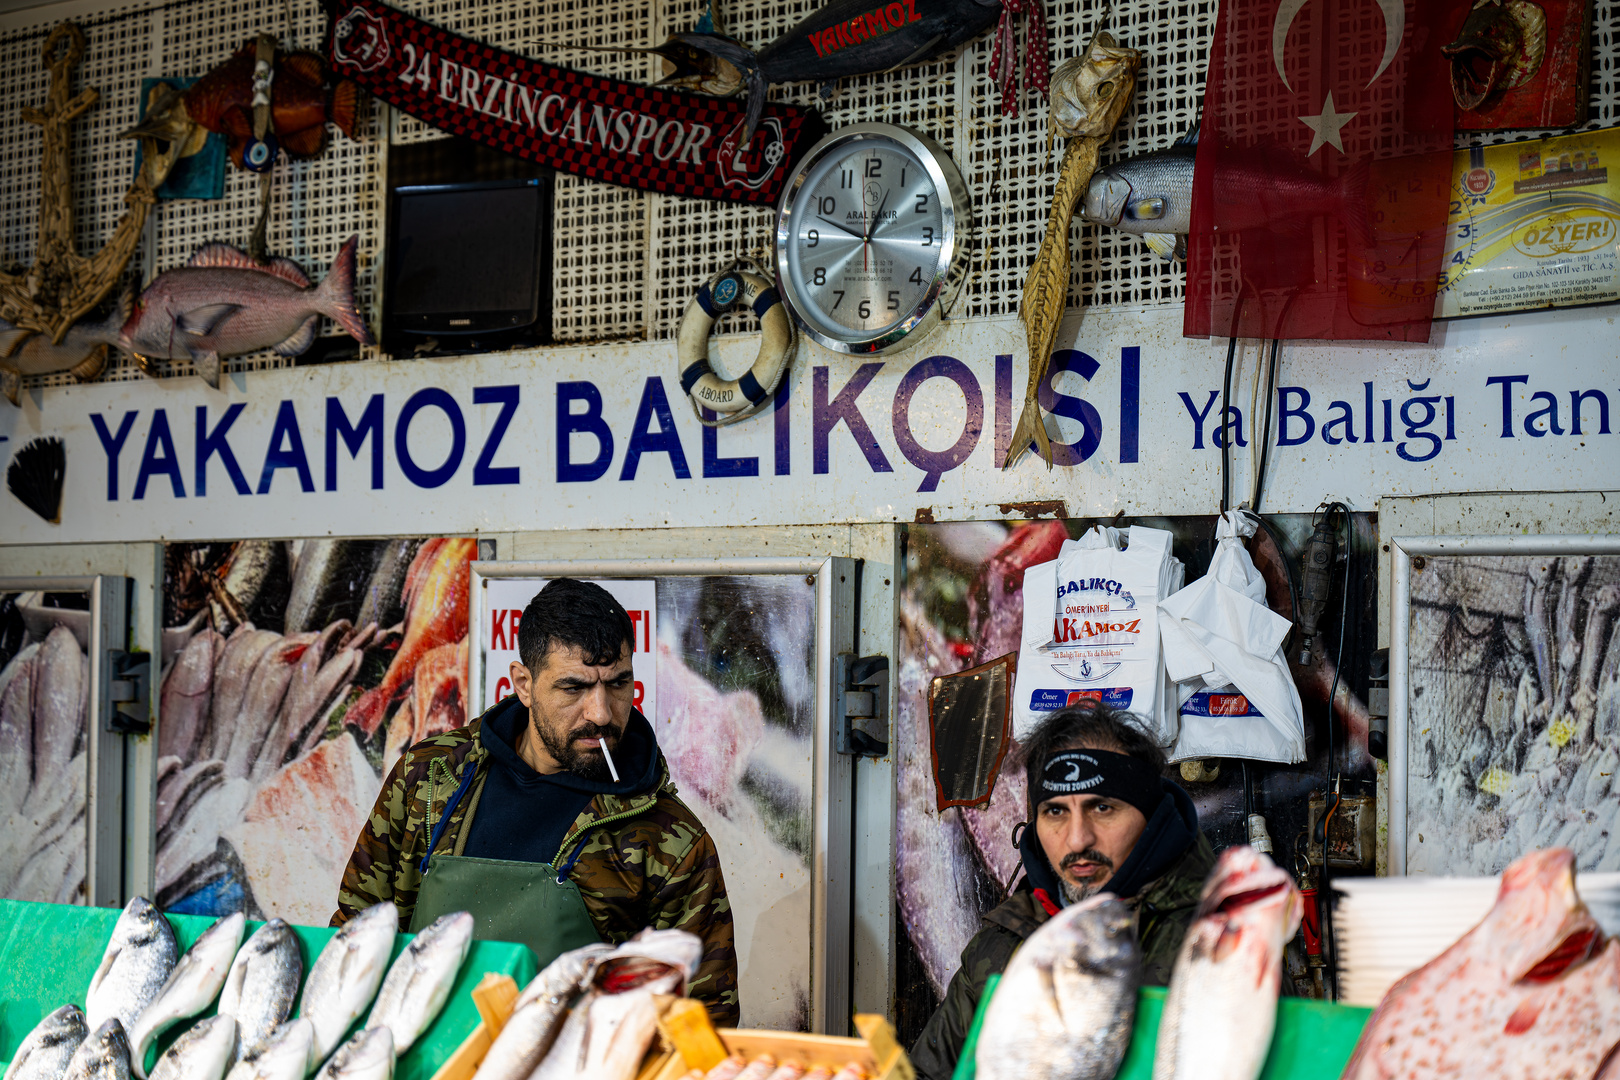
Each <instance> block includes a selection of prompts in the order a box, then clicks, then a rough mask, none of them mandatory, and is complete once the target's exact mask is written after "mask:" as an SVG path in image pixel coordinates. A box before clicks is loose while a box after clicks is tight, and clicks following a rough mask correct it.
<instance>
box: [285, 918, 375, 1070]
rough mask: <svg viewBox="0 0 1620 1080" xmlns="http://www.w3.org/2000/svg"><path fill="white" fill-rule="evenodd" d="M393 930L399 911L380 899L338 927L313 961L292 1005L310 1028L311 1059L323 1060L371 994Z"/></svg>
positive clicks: (353, 1020) (341, 1039)
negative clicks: (312, 1029)
mask: <svg viewBox="0 0 1620 1080" xmlns="http://www.w3.org/2000/svg"><path fill="white" fill-rule="evenodd" d="M398 932H399V909H398V908H397V907H395V906H394V905H393V903H392V902H390V901H387V900H384V901H383V902H382V903H380V904H373V905H372V906H371V907H368V908H366V910H364V911H362V912H361V913H360V914H358V915H356V916H355V917H354V918H352V919H350V920H349V921H348V922H346V923H344V924H343V927H342V929H340V930H339V931H338V932H337V933H336V934H334V935H332V940H331V941H328V942H327V943H326V947H325V948H324V949H322V950H321V955H320V956H318V957H316V958H315V963H314V964H313V965H311V967H310V969H309V978H308V979H306V980H304V996H303V999H302V1001H301V1002H300V1004H299V1006H298V1014H299V1015H300V1016H304V1017H308V1018H309V1020H310V1022H311V1023H313V1024H314V1025H315V1042H314V1048H313V1049H312V1050H311V1052H310V1056H311V1057H312V1058H313V1059H314V1060H315V1061H325V1060H326V1057H327V1055H328V1054H330V1053H331V1052H332V1051H333V1050H334V1049H335V1048H336V1047H337V1045H338V1044H339V1043H340V1042H342V1041H343V1035H344V1033H345V1032H347V1031H348V1030H349V1025H350V1024H352V1023H354V1022H355V1021H356V1020H358V1019H359V1018H360V1014H361V1013H363V1012H365V1011H366V1009H367V1007H369V1006H370V1005H371V1001H372V999H373V998H375V997H376V996H377V988H378V987H379V986H381V985H382V979H383V973H384V972H385V971H386V970H387V969H388V955H389V953H390V952H392V951H393V948H394V935H395V934H396V933H398ZM389 1052H390V1053H392V1052H393V1043H392V1042H390V1043H389Z"/></svg>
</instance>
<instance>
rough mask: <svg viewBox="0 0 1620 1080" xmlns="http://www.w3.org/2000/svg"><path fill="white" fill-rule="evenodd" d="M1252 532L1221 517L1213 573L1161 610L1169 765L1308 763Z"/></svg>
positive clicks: (1237, 520) (1283, 624)
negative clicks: (1172, 705)
mask: <svg viewBox="0 0 1620 1080" xmlns="http://www.w3.org/2000/svg"><path fill="white" fill-rule="evenodd" d="M1254 530H1255V524H1254V522H1253V521H1251V520H1250V519H1249V518H1247V517H1246V516H1244V515H1242V514H1240V513H1238V512H1237V511H1232V512H1230V513H1228V514H1226V515H1225V516H1224V517H1222V518H1221V521H1220V523H1219V524H1218V525H1217V526H1216V528H1215V539H1216V545H1215V557H1214V558H1213V559H1212V560H1211V561H1210V565H1209V573H1208V574H1205V575H1204V576H1203V577H1201V578H1199V579H1198V580H1197V581H1194V582H1193V583H1192V584H1191V585H1188V586H1187V587H1186V588H1185V589H1182V590H1181V591H1180V592H1177V593H1175V594H1174V595H1173V596H1171V597H1169V598H1168V599H1166V600H1165V601H1164V602H1162V603H1161V604H1160V605H1159V612H1160V615H1161V619H1160V622H1159V628H1160V633H1161V634H1162V636H1163V641H1164V657H1165V671H1166V673H1167V674H1168V675H1169V677H1170V678H1171V679H1173V680H1174V681H1175V682H1176V683H1177V693H1176V699H1177V702H1178V704H1179V707H1180V708H1179V711H1180V733H1179V735H1178V737H1177V739H1176V743H1175V746H1174V747H1173V748H1172V749H1171V752H1170V760H1172V761H1182V760H1185V759H1188V758H1202V757H1235V758H1251V759H1255V760H1259V761H1278V762H1298V761H1304V760H1305V727H1304V720H1303V711H1302V709H1301V707H1300V701H1299V691H1298V689H1296V688H1295V686H1294V679H1293V675H1292V674H1291V673H1290V672H1289V670H1288V661H1287V660H1286V659H1284V657H1283V654H1282V645H1283V642H1284V641H1285V640H1286V639H1287V637H1288V630H1289V627H1290V626H1291V625H1292V624H1291V623H1290V622H1289V621H1288V620H1287V619H1285V618H1283V617H1282V616H1281V615H1278V614H1277V613H1276V612H1274V611H1272V610H1271V609H1270V608H1269V607H1267V606H1266V584H1265V581H1264V580H1263V579H1262V578H1261V577H1260V572H1259V571H1258V570H1256V569H1255V567H1254V562H1253V560H1251V559H1250V558H1249V553H1248V551H1247V549H1245V548H1244V546H1243V540H1244V538H1245V537H1248V536H1252V535H1254Z"/></svg>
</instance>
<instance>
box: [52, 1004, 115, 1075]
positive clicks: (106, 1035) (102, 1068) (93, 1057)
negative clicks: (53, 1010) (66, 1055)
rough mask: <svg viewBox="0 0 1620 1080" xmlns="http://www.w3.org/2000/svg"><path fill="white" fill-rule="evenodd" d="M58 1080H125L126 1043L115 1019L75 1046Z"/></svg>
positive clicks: (102, 1025) (108, 1021)
mask: <svg viewBox="0 0 1620 1080" xmlns="http://www.w3.org/2000/svg"><path fill="white" fill-rule="evenodd" d="M62 1080H129V1039H128V1038H126V1037H125V1036H124V1025H123V1024H121V1023H119V1021H118V1018H117V1017H116V1016H115V1017H113V1018H112V1019H110V1020H107V1021H106V1022H104V1023H103V1024H101V1026H99V1027H97V1028H96V1030H95V1031H93V1032H91V1033H90V1037H89V1038H87V1039H85V1040H84V1042H82V1043H80V1044H79V1048H78V1049H77V1050H75V1051H74V1052H73V1057H72V1058H71V1059H69V1061H68V1066H67V1071H66V1072H64V1073H63V1074H62Z"/></svg>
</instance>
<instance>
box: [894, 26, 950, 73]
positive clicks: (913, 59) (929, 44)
mask: <svg viewBox="0 0 1620 1080" xmlns="http://www.w3.org/2000/svg"><path fill="white" fill-rule="evenodd" d="M944 40H945V35H944V34H943V33H940V34H935V35H934V36H933V37H931V38H929V39H928V40H927V41H925V42H923V44H922V47H921V48H919V49H917V51H916V52H914V53H912V54H911V55H910V56H908V57H906V58H905V59H904V60H902V61H900V62H899V63H898V64H895V65H894V66H893V67H891V68H889V69H888V70H890V71H899V70H900V69H901V68H903V67H907V66H909V65H911V64H915V63H917V62H918V61H919V60H921V59H923V58H924V57H925V56H927V55H928V54H929V52H931V51H932V50H933V49H934V47H935V46H937V45H938V44H939V43H940V42H941V41H944Z"/></svg>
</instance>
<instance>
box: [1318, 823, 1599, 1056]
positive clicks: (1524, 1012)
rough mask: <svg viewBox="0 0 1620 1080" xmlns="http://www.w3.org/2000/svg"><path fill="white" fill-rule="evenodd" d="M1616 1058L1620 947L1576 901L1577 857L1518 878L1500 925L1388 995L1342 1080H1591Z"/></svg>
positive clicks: (1509, 885) (1494, 913)
mask: <svg viewBox="0 0 1620 1080" xmlns="http://www.w3.org/2000/svg"><path fill="white" fill-rule="evenodd" d="M1617 1050H1620V941H1617V940H1614V939H1610V940H1609V941H1608V942H1607V943H1605V942H1604V940H1603V931H1602V929H1601V928H1600V927H1599V926H1598V923H1597V920H1596V919H1594V918H1593V917H1592V913H1591V912H1590V911H1588V910H1587V908H1586V905H1585V904H1584V903H1582V902H1581V898H1580V897H1579V896H1578V895H1577V894H1576V892H1575V856H1574V854H1573V853H1572V852H1571V851H1570V850H1569V849H1568V848H1551V849H1549V850H1546V851H1535V852H1531V853H1530V854H1529V855H1526V856H1524V857H1523V858H1521V859H1519V860H1518V861H1517V862H1515V863H1514V864H1513V865H1511V866H1509V867H1508V868H1507V870H1506V871H1504V872H1503V874H1502V886H1501V889H1500V891H1499V892H1498V893H1497V895H1496V906H1495V907H1493V908H1491V911H1490V914H1488V915H1486V916H1485V918H1484V920H1483V921H1482V922H1481V923H1480V924H1479V925H1478V926H1476V927H1474V928H1473V929H1472V930H1470V931H1469V932H1468V933H1466V934H1464V935H1463V936H1462V938H1460V939H1459V940H1458V941H1457V943H1456V944H1454V945H1452V946H1451V948H1449V949H1447V950H1446V951H1445V952H1443V953H1441V954H1440V955H1439V956H1437V957H1435V958H1434V959H1433V960H1431V961H1429V963H1427V964H1425V965H1424V966H1423V967H1421V968H1418V969H1417V970H1416V971H1414V972H1412V973H1411V974H1410V975H1408V976H1406V977H1405V978H1403V979H1401V981H1400V982H1398V983H1396V984H1395V985H1394V986H1393V987H1391V988H1390V991H1389V993H1388V994H1385V995H1384V1000H1383V1001H1381V1002H1380V1003H1379V1005H1378V1010H1377V1012H1375V1013H1373V1015H1372V1019H1370V1020H1368V1021H1367V1026H1366V1028H1365V1029H1364V1030H1363V1031H1362V1033H1361V1041H1360V1042H1359V1043H1357V1045H1356V1052H1355V1055H1354V1056H1353V1057H1352V1058H1351V1059H1350V1063H1349V1064H1348V1065H1346V1066H1345V1070H1344V1080H1394V1078H1396V1077H1399V1078H1400V1080H1430V1078H1440V1077H1447V1078H1450V1077H1457V1078H1458V1080H1462V1078H1465V1077H1466V1078H1472V1077H1499V1076H1500V1077H1508V1076H1511V1077H1516V1078H1520V1080H1542V1078H1545V1080H1566V1078H1577V1077H1578V1078H1585V1077H1592V1076H1595V1075H1596V1074H1597V1072H1598V1069H1599V1067H1600V1065H1601V1064H1602V1063H1603V1062H1604V1061H1605V1060H1606V1059H1611V1058H1612V1056H1613V1055H1614V1054H1615V1053H1616V1051H1617ZM1609 1071H1610V1072H1613V1071H1614V1070H1613V1069H1612V1067H1611V1069H1610V1070H1609Z"/></svg>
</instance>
